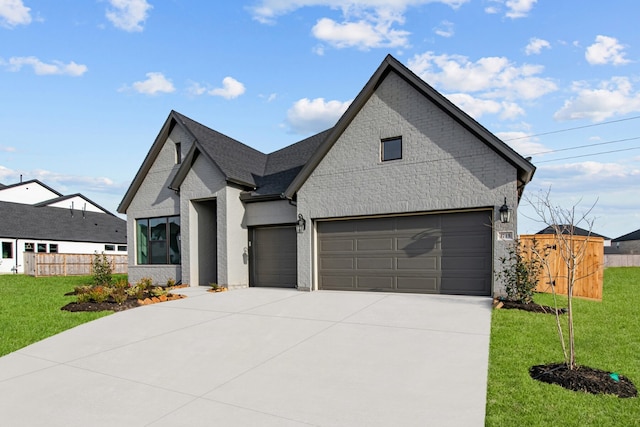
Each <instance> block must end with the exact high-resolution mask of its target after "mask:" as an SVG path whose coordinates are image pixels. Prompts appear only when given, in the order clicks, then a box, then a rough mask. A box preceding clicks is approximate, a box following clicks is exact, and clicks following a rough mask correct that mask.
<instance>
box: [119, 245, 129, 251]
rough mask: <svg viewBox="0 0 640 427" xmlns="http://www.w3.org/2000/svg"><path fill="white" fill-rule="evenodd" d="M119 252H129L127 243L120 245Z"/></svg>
mask: <svg viewBox="0 0 640 427" xmlns="http://www.w3.org/2000/svg"><path fill="white" fill-rule="evenodd" d="M118 252H127V245H118Z"/></svg>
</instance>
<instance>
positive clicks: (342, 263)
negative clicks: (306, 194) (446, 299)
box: [317, 211, 492, 295]
mask: <svg viewBox="0 0 640 427" xmlns="http://www.w3.org/2000/svg"><path fill="white" fill-rule="evenodd" d="M491 215H492V212H491V211H474V212H461V213H446V214H430V215H411V216H395V217H383V218H363V219H349V220H333V221H321V222H318V263H317V265H318V287H319V288H320V289H331V290H361V291H387V292H414V293H442V294H465V295H490V294H491V274H492V273H491V272H492V240H491V236H492V233H491Z"/></svg>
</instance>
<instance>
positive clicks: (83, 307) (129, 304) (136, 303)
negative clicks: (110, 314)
mask: <svg viewBox="0 0 640 427" xmlns="http://www.w3.org/2000/svg"><path fill="white" fill-rule="evenodd" d="M70 294H71V295H73V293H70ZM181 298H186V296H185V295H180V294H167V295H162V296H160V297H150V296H148V297H145V298H144V299H137V298H127V299H126V300H125V301H123V302H122V303H120V304H118V303H117V302H115V301H113V300H112V299H109V300H107V301H103V302H95V301H88V302H77V301H75V302H70V303H69V304H67V305H65V306H64V307H62V308H60V310H65V311H71V312H79V311H124V310H129V309H131V308H136V307H140V306H141V305H148V304H156V303H160V302H165V301H173V300H176V299H181Z"/></svg>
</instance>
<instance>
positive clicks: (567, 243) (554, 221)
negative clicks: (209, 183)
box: [527, 189, 595, 369]
mask: <svg viewBox="0 0 640 427" xmlns="http://www.w3.org/2000/svg"><path fill="white" fill-rule="evenodd" d="M550 192H551V190H550V189H549V190H547V192H546V193H544V192H540V193H538V195H537V196H536V197H533V198H527V201H528V202H529V203H530V204H531V206H532V207H533V209H534V211H535V212H536V214H537V215H538V217H539V218H540V219H541V220H542V222H544V223H545V224H546V225H547V226H549V227H551V229H552V230H553V233H554V234H555V236H556V242H557V243H556V245H555V246H556V247H555V248H554V250H555V251H557V253H558V255H559V257H560V260H561V262H562V265H563V267H564V268H565V272H566V279H567V326H566V328H567V334H565V333H564V329H563V326H562V323H561V322H560V315H559V310H558V304H557V295H556V292H555V286H554V279H555V278H554V274H553V272H552V271H551V266H550V263H549V261H548V258H547V257H546V256H544V255H545V252H544V250H547V249H549V248H543V251H540V250H536V251H534V252H533V254H534V256H535V257H536V258H538V259H539V260H540V261H541V263H542V267H543V269H544V272H545V274H546V275H547V277H548V279H549V282H550V283H551V289H552V293H553V299H554V303H555V309H556V310H555V312H556V326H557V328H558V336H559V338H560V343H561V345H562V352H563V354H564V360H565V363H566V364H567V366H568V367H569V369H574V368H575V367H576V355H575V329H574V325H573V290H574V287H575V284H576V282H578V281H579V280H581V279H583V278H584V277H579V276H578V275H577V268H578V266H579V265H580V263H581V262H582V261H583V260H584V258H585V254H586V252H587V247H588V242H589V236H590V235H591V230H592V229H593V223H594V221H595V220H594V219H590V218H589V215H590V213H591V211H592V210H593V208H594V207H595V203H594V204H593V205H592V206H591V207H590V208H589V209H587V210H586V212H583V213H577V212H576V209H577V207H578V204H579V202H578V203H577V204H575V205H573V206H571V207H570V208H562V207H559V206H554V205H553V204H552V202H551V199H550ZM578 225H580V226H581V227H580V228H582V229H585V230H587V235H586V238H585V239H580V240H579V239H576V238H575V236H576V233H575V232H576V227H577V226H578ZM567 347H568V350H567Z"/></svg>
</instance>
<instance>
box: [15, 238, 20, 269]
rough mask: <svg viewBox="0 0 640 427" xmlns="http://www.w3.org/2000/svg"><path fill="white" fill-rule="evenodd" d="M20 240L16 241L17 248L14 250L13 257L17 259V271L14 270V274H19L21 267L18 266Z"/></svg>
mask: <svg viewBox="0 0 640 427" xmlns="http://www.w3.org/2000/svg"><path fill="white" fill-rule="evenodd" d="M18 240H19V239H16V247H15V249H14V251H13V256H14V257H15V259H16V266H15V267H14V268H15V270H14V272H13V274H18V267H20V266H19V265H18Z"/></svg>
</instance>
